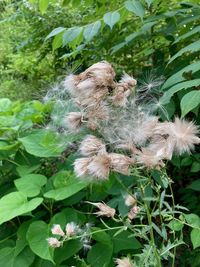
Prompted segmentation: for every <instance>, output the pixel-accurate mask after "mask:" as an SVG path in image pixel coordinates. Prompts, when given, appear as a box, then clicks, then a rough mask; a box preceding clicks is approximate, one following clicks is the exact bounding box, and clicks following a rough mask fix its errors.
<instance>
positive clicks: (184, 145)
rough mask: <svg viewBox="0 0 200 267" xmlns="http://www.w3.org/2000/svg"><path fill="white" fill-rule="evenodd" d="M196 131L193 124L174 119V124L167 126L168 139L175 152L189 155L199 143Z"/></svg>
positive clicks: (199, 139)
mask: <svg viewBox="0 0 200 267" xmlns="http://www.w3.org/2000/svg"><path fill="white" fill-rule="evenodd" d="M198 132H199V131H198V129H197V127H196V126H195V125H194V123H193V122H188V121H186V120H181V119H179V118H176V119H175V121H174V123H170V124H169V132H168V134H169V138H170V139H171V141H172V142H174V149H175V152H176V153H177V154H179V155H181V154H182V153H184V152H187V153H190V152H191V150H193V149H194V145H196V144H199V143H200V138H199V137H198V136H197V134H198Z"/></svg>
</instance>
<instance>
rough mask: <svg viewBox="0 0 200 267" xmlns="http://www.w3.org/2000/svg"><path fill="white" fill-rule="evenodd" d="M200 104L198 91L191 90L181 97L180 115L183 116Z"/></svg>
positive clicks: (199, 92)
mask: <svg viewBox="0 0 200 267" xmlns="http://www.w3.org/2000/svg"><path fill="white" fill-rule="evenodd" d="M199 104H200V91H197V90H195V91H191V92H189V93H187V94H186V95H184V96H183V98H182V99H181V116H182V117H184V116H185V115H186V114H187V113H188V112H190V111H191V110H193V109H194V108H196V107H197V106H198V105H199Z"/></svg>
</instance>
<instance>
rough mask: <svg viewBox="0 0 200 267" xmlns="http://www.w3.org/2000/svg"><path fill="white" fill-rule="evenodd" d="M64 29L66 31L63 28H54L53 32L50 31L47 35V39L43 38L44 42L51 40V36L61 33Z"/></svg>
mask: <svg viewBox="0 0 200 267" xmlns="http://www.w3.org/2000/svg"><path fill="white" fill-rule="evenodd" d="M65 29H66V28H64V27H58V28H55V29H54V30H53V31H51V32H50V33H49V34H48V35H47V37H46V38H45V40H48V39H49V38H51V37H53V36H55V35H57V34H59V33H61V32H63V31H64V30H65Z"/></svg>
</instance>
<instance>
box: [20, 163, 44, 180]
mask: <svg viewBox="0 0 200 267" xmlns="http://www.w3.org/2000/svg"><path fill="white" fill-rule="evenodd" d="M39 167H40V165H39V164H38V165H32V166H30V165H20V166H18V167H17V168H16V171H17V173H18V174H19V176H20V177H22V176H25V175H27V174H30V173H32V172H33V171H35V170H37V169H38V168H39Z"/></svg>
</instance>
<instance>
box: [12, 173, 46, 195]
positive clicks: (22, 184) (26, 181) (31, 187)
mask: <svg viewBox="0 0 200 267" xmlns="http://www.w3.org/2000/svg"><path fill="white" fill-rule="evenodd" d="M46 182H47V178H46V177H45V176H44V175H41V174H29V175H26V176H24V177H22V178H19V179H16V180H15V181H14V183H15V186H16V187H17V189H18V191H20V192H23V193H24V194H25V195H26V196H28V197H35V196H37V195H38V194H39V193H40V190H41V187H42V186H43V185H45V184H46Z"/></svg>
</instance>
